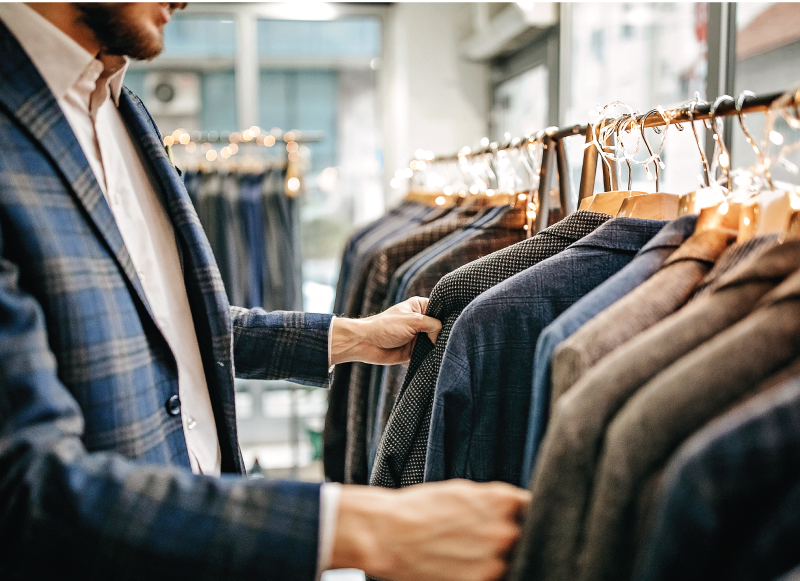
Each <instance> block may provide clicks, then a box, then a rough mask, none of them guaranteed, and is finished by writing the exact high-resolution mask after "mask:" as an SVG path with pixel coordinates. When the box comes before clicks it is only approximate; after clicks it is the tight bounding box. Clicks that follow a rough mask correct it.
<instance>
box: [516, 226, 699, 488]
mask: <svg viewBox="0 0 800 581" xmlns="http://www.w3.org/2000/svg"><path fill="white" fill-rule="evenodd" d="M696 223H697V215H696V214H690V215H688V216H683V217H681V218H679V219H677V220H673V221H672V222H670V223H669V224H667V225H666V226H664V227H663V228H662V229H661V231H659V233H658V234H656V235H655V236H654V237H653V238H652V239H651V240H650V241H649V242H648V243H647V244H645V245H644V246H643V247H642V249H641V250H640V251H639V252H638V253H637V254H636V256H635V257H634V258H633V260H632V261H631V262H630V264H628V265H627V266H626V267H625V268H623V269H622V270H620V271H619V272H618V273H616V274H615V275H614V276H612V277H611V278H609V279H608V280H607V281H605V282H604V283H603V284H601V285H599V286H598V287H597V288H596V289H594V290H593V291H592V292H590V293H588V294H587V295H586V296H585V297H583V298H582V299H581V300H579V301H578V302H576V303H575V304H574V305H572V306H571V307H570V308H568V309H567V310H566V311H564V312H563V313H562V314H561V315H560V316H559V317H558V318H557V319H556V320H555V321H553V322H552V323H551V324H549V325H548V326H547V327H546V328H545V329H544V330H543V331H542V334H541V335H539V339H538V340H537V342H536V350H535V353H534V356H533V380H532V382H531V396H530V411H529V413H528V427H527V434H526V440H525V451H524V453H523V457H522V473H521V481H520V486H524V487H527V486H528V483H529V481H530V477H531V473H532V472H533V466H534V465H535V464H536V454H537V452H538V450H539V444H540V443H541V440H542V437H543V435H544V431H545V428H546V427H547V420H548V417H549V415H550V380H551V369H552V368H551V358H552V356H553V352H554V351H555V349H556V347H558V345H559V344H560V343H561V342H562V341H564V340H565V339H567V338H568V337H570V336H571V335H572V334H573V333H575V332H576V331H577V330H578V329H580V328H581V327H582V326H583V325H584V324H585V323H586V322H587V321H589V320H591V319H592V318H593V317H595V316H596V315H598V314H599V313H601V312H602V311H603V310H604V309H606V308H608V307H609V306H611V305H612V304H614V303H615V302H616V301H618V300H619V299H621V298H622V297H624V296H625V295H627V294H628V293H629V292H631V291H632V290H634V289H635V288H636V287H637V286H639V285H640V284H642V283H643V282H644V281H646V280H647V279H648V278H650V277H651V276H652V275H653V274H654V273H656V272H657V271H658V269H659V268H661V265H663V264H664V261H665V260H666V259H667V258H669V256H670V254H672V253H673V252H674V251H675V249H677V248H678V247H679V246H680V245H681V244H683V242H684V241H685V240H686V239H687V238H688V237H689V236H691V235H692V233H694V228H695V224H696Z"/></svg>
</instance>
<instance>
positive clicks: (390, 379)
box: [368, 206, 525, 474]
mask: <svg viewBox="0 0 800 581" xmlns="http://www.w3.org/2000/svg"><path fill="white" fill-rule="evenodd" d="M519 220H520V218H519V216H518V215H517V212H515V211H513V210H511V208H510V206H496V207H492V208H488V209H487V211H486V212H485V213H484V214H482V215H481V217H480V218H477V219H476V220H475V221H473V222H472V223H470V224H469V225H468V226H467V227H465V228H464V229H463V230H459V231H456V232H453V233H452V234H450V235H449V236H447V237H445V238H443V239H442V240H440V241H439V242H437V243H436V244H434V245H432V246H431V247H430V248H428V249H427V250H426V251H425V252H422V253H420V254H418V255H417V256H415V257H414V258H413V259H412V260H409V261H408V262H406V263H405V264H403V265H402V266H401V267H400V268H399V269H398V271H397V272H396V273H395V276H394V277H393V280H392V285H391V286H390V289H389V296H388V297H387V300H386V303H384V307H385V308H388V307H390V306H391V305H392V304H397V303H400V302H403V301H404V300H406V299H408V298H411V297H412V296H421V297H429V296H430V294H431V291H433V287H434V286H436V283H437V282H439V280H440V279H441V278H442V277H443V276H444V275H446V274H449V273H450V272H452V271H454V270H455V269H456V268H459V267H461V266H464V265H465V264H467V263H469V262H471V261H473V260H477V259H478V258H481V257H482V256H486V255H487V254H491V253H492V252H495V251H496V250H500V249H501V248H506V247H507V246H511V245H512V244H514V243H516V242H519V241H520V240H522V239H523V238H524V237H525V235H524V232H520V228H519ZM418 275H419V276H418ZM392 296H394V300H393V301H392V302H391V304H389V302H390V300H391V299H392ZM407 370H408V363H402V364H400V365H391V366H388V367H376V371H377V373H374V374H373V375H375V377H374V378H373V382H374V384H373V385H372V386H371V387H370V390H371V391H370V397H371V403H370V409H371V410H372V411H371V412H370V413H371V414H372V415H373V425H372V429H371V434H372V439H371V441H370V444H369V461H368V464H369V466H368V468H369V474H372V469H373V465H374V464H375V456H376V455H377V452H378V443H379V442H380V440H381V436H382V435H383V430H384V427H385V426H386V422H387V421H388V420H389V414H390V413H391V411H392V407H393V406H394V402H395V400H396V398H397V394H398V393H399V392H400V388H401V387H402V385H403V378H404V377H405V375H406V372H407ZM378 382H380V383H378ZM373 390H374V391H373Z"/></svg>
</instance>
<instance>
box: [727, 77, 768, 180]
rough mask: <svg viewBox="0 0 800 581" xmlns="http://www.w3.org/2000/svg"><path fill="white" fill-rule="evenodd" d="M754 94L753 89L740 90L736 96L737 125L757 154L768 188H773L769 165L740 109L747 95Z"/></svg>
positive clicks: (752, 95) (753, 95) (751, 95)
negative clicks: (745, 123) (748, 128)
mask: <svg viewBox="0 0 800 581" xmlns="http://www.w3.org/2000/svg"><path fill="white" fill-rule="evenodd" d="M755 96H756V94H755V93H754V92H753V91H742V92H741V93H740V94H739V96H738V97H737V98H736V116H737V117H738V118H739V126H740V127H741V128H742V133H744V137H745V139H747V143H749V144H750V147H752V148H753V151H754V152H755V153H756V155H757V156H758V159H759V160H760V161H761V167H763V168H764V177H765V178H767V183H768V184H769V189H770V190H775V186H774V185H773V184H772V172H770V171H769V165H768V164H767V163H766V159H765V157H764V153H763V152H762V151H761V150H760V149H759V148H758V145H756V142H755V140H754V139H753V137H752V135H750V132H749V131H748V130H747V127H745V125H744V113H743V111H742V109H743V108H744V102H745V101H746V100H747V98H748V97H755Z"/></svg>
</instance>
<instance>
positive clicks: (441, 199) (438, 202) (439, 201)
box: [435, 196, 447, 206]
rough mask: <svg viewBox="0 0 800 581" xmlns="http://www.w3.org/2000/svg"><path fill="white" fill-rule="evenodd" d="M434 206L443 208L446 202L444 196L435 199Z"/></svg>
mask: <svg viewBox="0 0 800 581" xmlns="http://www.w3.org/2000/svg"><path fill="white" fill-rule="evenodd" d="M435 201H436V205H437V206H444V203H445V202H446V201H447V200H446V199H445V197H444V196H439V197H438V198H436V200H435Z"/></svg>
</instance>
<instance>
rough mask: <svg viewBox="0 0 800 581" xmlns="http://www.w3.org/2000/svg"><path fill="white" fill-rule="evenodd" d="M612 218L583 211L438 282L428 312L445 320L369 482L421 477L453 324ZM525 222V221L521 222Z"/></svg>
mask: <svg viewBox="0 0 800 581" xmlns="http://www.w3.org/2000/svg"><path fill="white" fill-rule="evenodd" d="M609 219H611V217H610V216H608V215H606V214H599V213H596V212H585V211H579V212H575V213H574V214H572V215H570V216H569V217H567V218H565V219H564V220H562V221H561V222H559V223H558V224H555V225H554V226H551V227H550V228H547V229H545V230H543V231H541V232H539V233H538V234H536V235H535V236H534V237H533V238H530V239H528V240H524V241H522V242H519V243H517V244H515V245H514V246H510V247H509V248H505V249H503V250H498V251H497V252H495V253H493V254H490V255H488V256H485V257H483V258H481V259H479V260H476V261H475V262H472V263H470V264H467V265H465V266H462V267H461V268H459V269H457V270H455V271H454V272H451V273H450V274H448V275H447V276H445V277H444V278H442V280H440V281H439V283H438V284H437V285H436V286H435V287H434V289H433V292H432V293H431V298H430V302H429V303H428V311H427V314H428V315H429V316H432V317H436V318H438V319H439V320H441V321H442V330H441V332H440V333H439V337H438V339H437V340H436V345H435V346H434V345H433V344H432V343H431V341H430V340H429V339H428V338H427V336H426V335H420V336H419V337H418V338H417V342H416V345H415V347H414V351H413V353H412V355H411V361H410V362H409V367H408V374H407V375H406V378H405V381H404V383H403V388H402V390H401V392H400V394H399V395H398V398H397V401H396V402H395V405H394V408H393V409H392V413H391V415H390V416H389V421H388V422H387V424H386V429H385V431H384V433H383V437H382V438H381V442H380V444H379V446H378V452H377V456H376V459H375V466H374V468H373V471H372V475H371V477H370V484H373V485H376V486H384V487H387V488H399V487H401V486H410V485H412V484H418V483H420V482H422V480H423V475H424V468H425V454H426V450H427V447H428V431H429V427H430V423H431V408H432V406H433V391H434V388H435V387H436V378H437V376H438V373H439V365H440V364H441V361H442V356H443V355H444V350H445V346H446V345H447V340H448V337H449V335H450V330H451V329H452V328H453V323H455V320H456V319H457V318H458V315H460V314H461V311H462V310H463V309H464V307H466V306H467V305H468V304H469V303H470V302H472V300H473V299H474V298H475V297H477V296H478V295H480V294H481V293H482V292H485V291H487V290H488V289H490V288H491V287H493V286H494V285H496V284H498V283H500V282H502V281H503V280H505V279H507V278H509V277H510V276H512V275H514V274H516V273H518V272H521V271H523V270H525V269H526V268H529V267H531V266H533V265H534V264H536V263H538V262H540V261H542V260H544V259H546V258H549V257H550V256H553V255H555V254H557V253H558V252H561V251H562V250H564V249H565V248H566V247H567V246H569V245H570V244H572V243H573V242H576V241H578V240H580V239H581V238H583V237H584V236H586V235H587V234H589V233H590V232H592V231H593V230H595V229H596V228H597V227H598V226H599V225H600V224H602V223H604V222H606V221H607V220H609ZM520 226H521V225H520Z"/></svg>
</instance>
